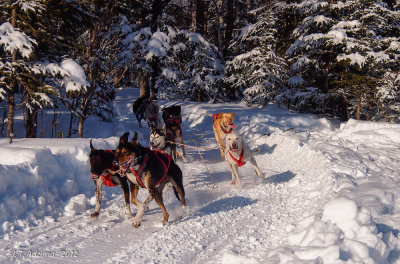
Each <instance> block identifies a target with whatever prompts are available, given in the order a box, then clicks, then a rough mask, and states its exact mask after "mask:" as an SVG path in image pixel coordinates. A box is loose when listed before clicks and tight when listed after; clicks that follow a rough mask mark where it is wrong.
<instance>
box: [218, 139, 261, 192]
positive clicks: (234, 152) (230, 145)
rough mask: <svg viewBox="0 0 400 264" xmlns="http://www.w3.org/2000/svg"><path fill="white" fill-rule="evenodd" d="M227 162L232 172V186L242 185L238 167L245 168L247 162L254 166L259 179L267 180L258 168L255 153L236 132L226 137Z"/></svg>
mask: <svg viewBox="0 0 400 264" xmlns="http://www.w3.org/2000/svg"><path fill="white" fill-rule="evenodd" d="M225 161H226V164H227V165H228V167H229V169H230V170H231V172H232V184H235V183H237V184H238V185H241V181H240V177H239V168H238V167H241V166H243V165H244V164H246V162H247V161H250V163H251V165H253V167H254V169H255V170H256V174H257V176H258V177H260V178H265V175H264V174H263V173H262V172H261V171H260V169H259V168H258V165H257V162H256V160H255V158H254V154H253V152H252V151H251V150H250V148H249V147H248V146H247V144H246V143H245V142H244V141H243V139H242V138H241V137H239V136H238V134H236V132H232V133H229V134H227V135H226V136H225Z"/></svg>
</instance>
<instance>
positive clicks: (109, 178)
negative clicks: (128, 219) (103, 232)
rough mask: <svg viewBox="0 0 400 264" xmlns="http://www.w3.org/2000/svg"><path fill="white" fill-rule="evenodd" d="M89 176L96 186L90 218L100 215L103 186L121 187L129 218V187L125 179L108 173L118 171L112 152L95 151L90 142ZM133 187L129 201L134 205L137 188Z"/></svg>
mask: <svg viewBox="0 0 400 264" xmlns="http://www.w3.org/2000/svg"><path fill="white" fill-rule="evenodd" d="M89 159H90V174H91V177H92V179H93V182H94V184H95V185H96V191H95V196H96V208H95V210H94V212H93V213H92V214H91V217H97V216H99V214H100V207H101V198H102V187H103V184H104V185H106V186H121V188H122V191H123V192H124V199H125V213H126V214H127V215H128V216H130V215H131V209H130V204H129V186H128V182H127V179H126V178H125V177H121V176H120V175H119V174H118V173H116V174H112V173H111V172H110V171H116V170H118V167H116V166H115V165H114V164H113V161H114V151H112V150H104V149H95V148H94V147H93V145H92V140H90V154H89ZM132 187H134V185H132V184H131V192H132V193H131V199H132V203H133V204H135V205H136V195H137V192H138V190H139V188H136V187H134V188H132Z"/></svg>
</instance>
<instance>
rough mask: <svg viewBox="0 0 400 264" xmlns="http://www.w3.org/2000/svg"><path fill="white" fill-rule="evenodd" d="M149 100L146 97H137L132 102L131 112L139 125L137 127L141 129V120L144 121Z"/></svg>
mask: <svg viewBox="0 0 400 264" xmlns="http://www.w3.org/2000/svg"><path fill="white" fill-rule="evenodd" d="M148 100H149V98H148V97H147V96H142V97H139V98H138V99H136V100H135V102H133V105H132V112H133V113H134V114H135V116H136V119H137V121H138V123H139V127H142V120H143V119H145V112H146V108H147V105H148V102H149V101H148Z"/></svg>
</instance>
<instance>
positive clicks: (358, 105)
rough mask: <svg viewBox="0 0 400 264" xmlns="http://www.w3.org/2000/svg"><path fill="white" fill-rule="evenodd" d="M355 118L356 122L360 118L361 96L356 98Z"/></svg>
mask: <svg viewBox="0 0 400 264" xmlns="http://www.w3.org/2000/svg"><path fill="white" fill-rule="evenodd" d="M356 118H357V120H360V118H361V96H359V97H358V98H357V110H356Z"/></svg>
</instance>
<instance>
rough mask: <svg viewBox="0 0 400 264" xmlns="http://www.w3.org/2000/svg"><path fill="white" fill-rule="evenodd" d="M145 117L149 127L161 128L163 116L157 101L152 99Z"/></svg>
mask: <svg viewBox="0 0 400 264" xmlns="http://www.w3.org/2000/svg"><path fill="white" fill-rule="evenodd" d="M144 114H145V117H146V121H147V125H148V126H149V127H150V128H152V127H154V128H161V116H160V107H159V106H158V103H157V100H155V99H150V101H149V103H148V104H147V106H146V111H145V113H144Z"/></svg>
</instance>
